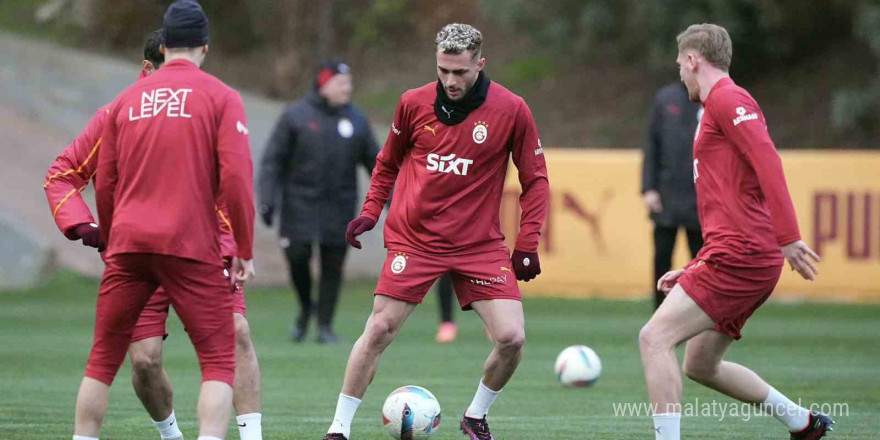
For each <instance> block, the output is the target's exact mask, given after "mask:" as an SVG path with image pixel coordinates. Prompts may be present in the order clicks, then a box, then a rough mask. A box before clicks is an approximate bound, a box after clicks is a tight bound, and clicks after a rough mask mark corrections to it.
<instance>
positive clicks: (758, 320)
mask: <svg viewBox="0 0 880 440" xmlns="http://www.w3.org/2000/svg"><path fill="white" fill-rule="evenodd" d="M96 291H97V282H96V281H95V280H89V279H84V278H80V277H77V276H75V275H72V274H69V273H60V274H58V275H55V276H54V277H52V279H51V280H50V281H49V282H48V283H47V284H46V285H45V286H44V287H42V288H40V289H37V290H33V291H14V292H0V366H2V367H0V439H49V438H56V439H68V438H70V435H71V434H72V424H73V422H72V420H73V410H74V399H75V396H76V391H77V387H78V385H79V381H80V378H81V376H82V373H83V369H84V366H85V360H86V357H87V354H88V350H89V347H90V344H91V332H92V328H93V322H94V321H93V320H94V306H95V297H96ZM371 291H372V285H371V284H354V285H348V286H346V288H345V290H344V292H343V294H342V298H341V305H340V309H339V313H338V315H337V316H338V317H337V327H338V331H339V333H340V335H341V336H342V337H344V338H345V339H346V341H347V343H345V344H341V345H338V346H318V345H316V344H314V343H312V342H308V343H305V344H302V345H294V344H292V343H290V342H289V340H288V339H287V330H288V325H289V322H290V318H291V316H292V314H293V310H294V303H293V302H294V299H293V295H292V293H291V292H290V291H289V290H287V289H256V288H254V289H250V290H249V291H248V293H247V300H248V312H249V320H250V324H251V327H252V333H253V338H254V343H255V346H256V349H257V354H258V356H259V359H260V364H261V367H262V371H263V406H264V409H263V414H264V415H263V426H264V431H263V432H264V437H265V438H266V439H320V438H321V437H322V436H323V435H324V433H325V431H326V429H327V426H328V425H329V423H330V421H331V418H332V416H333V411H334V408H335V405H336V396H337V393H338V392H339V388H340V385H341V382H342V374H343V370H344V368H345V361H346V358H347V356H348V352H349V350H350V346H351V342H353V341H354V339H355V338H356V337H357V336H358V335H359V334H360V331H361V329H362V328H363V324H364V322H365V320H366V318H367V315H368V311H369V306H370V301H371V297H372V296H371ZM646 297H647V295H646ZM525 310H526V325H527V343H526V351H525V357H524V359H523V362H522V364H521V365H520V367H519V370H518V371H517V374H516V375H515V376H514V378H513V380H512V382H511V383H510V384H509V385H508V386H507V387H506V388H505V390H504V393H503V394H502V395H501V397H500V398H499V400H498V401H497V403H496V404H495V406H494V407H493V408H492V411H491V413H490V415H489V421H490V423H491V425H492V428H493V431H494V432H495V436H496V438H497V439H499V440H501V439H523V440H532V439H648V438H653V433H652V432H653V429H652V428H653V425H652V424H651V420H650V418H648V417H646V416H644V415H642V416H633V415H615V411H614V404H615V403H627V402H632V403H640V402H644V401H645V400H646V397H647V393H646V391H645V385H644V379H643V376H642V371H641V363H640V360H639V355H638V347H637V342H636V340H637V334H638V331H639V328H640V326H641V325H642V324H643V323H644V322H645V321H646V320H647V318H648V316H649V313H650V305H649V304H648V302H647V301H644V302H616V301H599V300H579V301H576V300H552V299H526V302H525ZM437 316H438V313H437V306H436V302H435V299H434V294H433V293H432V294H429V296H428V298H427V300H426V302H425V304H423V305H422V306H421V307H419V308H418V309H417V310H416V312H415V313H414V314H413V316H412V317H411V318H410V319H409V321H408V322H407V325H406V327H405V328H404V329H403V331H402V332H401V334H400V336H399V338H398V340H397V341H396V342H395V343H394V344H392V346H391V347H390V348H389V350H388V351H387V352H386V354H385V356H384V358H383V359H382V362H381V364H380V367H379V373H378V375H377V377H376V380H375V381H374V382H373V384H372V386H371V387H370V389H369V390H368V392H367V394H366V396H365V398H364V401H363V404H362V405H361V408H360V410H359V411H358V414H357V417H356V418H355V421H354V428H353V432H352V436H353V440H361V439H363V440H366V439H371V440H372V439H375V440H379V439H386V438H388V437H387V435H386V434H385V432H384V430H383V429H382V427H381V423H380V411H381V406H382V403H383V402H384V400H385V396H386V395H387V394H388V393H389V392H391V391H392V390H394V389H395V388H397V387H398V386H401V385H406V384H416V385H421V386H424V387H426V388H428V389H430V390H431V391H432V392H433V393H434V394H435V395H436V396H437V398H438V399H439V401H440V405H441V407H442V408H443V413H444V417H443V420H442V422H441V423H440V430H439V431H438V432H437V434H436V435H435V436H434V437H433V438H435V439H438V440H439V439H457V438H462V437H461V436H460V433H459V432H458V417H459V416H460V414H461V412H462V411H463V410H464V408H465V406H466V405H467V404H468V403H469V402H470V399H471V397H472V396H473V392H474V390H475V388H476V386H477V383H478V380H479V376H480V368H481V366H482V364H483V361H484V359H485V357H486V355H487V354H488V353H489V351H490V350H491V345H490V344H489V343H488V342H487V341H486V338H485V336H484V335H483V332H482V326H481V325H480V323H479V320H478V318H477V317H476V315H474V314H473V313H471V312H467V313H461V312H459V313H457V315H456V317H457V320H458V322H459V340H458V341H457V342H455V343H454V344H451V345H445V346H441V345H437V344H435V343H434V342H433V336H434V331H435V330H436V325H437ZM169 333H170V334H171V336H170V338H169V339H168V341H167V342H166V345H165V366H166V369H167V371H168V374H169V376H170V378H171V381H172V383H173V384H174V387H175V392H176V394H175V411H176V413H177V417H178V420H179V421H180V425H181V428H182V429H183V432H184V434H185V435H186V438H188V439H193V440H194V439H195V438H196V435H197V427H196V421H195V399H196V392H197V387H198V380H199V379H198V378H199V375H198V367H197V364H196V359H195V354H194V353H193V349H192V348H191V345H190V344H189V341H188V340H187V338H186V335H185V333H184V332H183V329H182V326H181V324H180V322H179V321H178V319H177V318H176V317H175V316H172V318H170V319H169ZM744 333H745V337H744V338H743V340H742V341H740V342H738V343H736V344H734V346H733V347H732V348H731V350H730V353H729V355H728V359H730V360H733V361H737V362H740V363H743V364H745V365H747V366H749V367H751V368H753V369H754V370H755V371H757V372H758V373H759V374H761V375H763V376H764V377H765V378H766V379H767V380H768V381H769V382H770V383H771V384H773V385H774V386H775V387H776V388H777V389H779V390H780V391H782V392H783V393H785V394H787V395H789V396H790V397H792V398H794V399H795V400H796V399H797V398H801V399H803V401H804V402H807V403H814V402H818V403H841V404H846V405H847V406H846V407H845V408H846V411H847V412H848V415H847V414H844V415H840V414H838V415H837V416H836V417H835V418H836V420H837V425H836V429H835V431H834V432H833V433H832V434H831V436H829V438H830V439H877V438H880V434H878V428H877V425H878V416H880V349H878V347H880V342H878V339H880V306H866V305H829V304H804V305H789V304H773V303H771V304H768V305H766V306H764V307H763V308H762V309H760V310H759V311H758V312H757V313H756V315H755V316H754V317H753V318H752V320H751V322H750V323H749V325H748V326H747V327H746V329H745V332H744ZM310 336H313V334H310ZM572 344H585V345H589V346H591V347H593V348H594V349H595V350H596V351H597V352H598V353H599V356H600V357H601V358H602V361H603V364H604V371H603V375H602V377H601V379H600V380H599V382H598V383H597V384H596V385H595V386H594V387H593V388H589V389H566V388H563V387H562V386H560V385H558V384H557V383H556V382H555V380H554V375H553V371H552V370H553V362H554V359H555V357H556V355H557V353H559V351H561V350H562V349H563V348H565V347H566V346H568V345H572ZM129 377H130V370H129V367H128V364H127V363H126V365H125V366H123V368H122V370H120V372H119V376H118V379H117V381H116V383H115V385H114V387H113V389H112V394H111V401H110V410H109V413H108V414H107V418H106V421H105V425H104V431H103V435H102V437H101V438H102V439H108V440H109V439H133V438H137V439H157V438H158V434H157V432H156V431H155V429H154V428H153V426H152V424H151V423H150V421H149V417H148V416H147V415H146V413H145V411H144V410H143V408H142V407H141V406H140V403H139V401H138V400H137V398H136V397H135V395H134V392H133V391H132V388H131V384H130V379H129ZM684 395H685V399H684V401H685V402H686V403H687V402H692V403H693V402H695V400H696V399H699V402H700V403H701V404H702V403H708V404H710V405H711V403H712V402H713V401H715V402H716V403H717V405H729V404H732V403H733V401H732V400H730V399H728V398H726V397H722V396H720V395H719V394H717V393H715V392H713V391H710V390H707V389H705V388H702V387H700V386H698V385H696V384H694V383H692V382H690V381H688V380H685V387H684ZM839 409H840V411H843V407H840V408H839ZM731 414H737V413H731V412H730V410H728V411H727V414H726V415H725V417H724V419H723V420H719V417H720V415H716V416H712V415H692V416H686V417H684V418H683V420H682V431H683V435H684V438H690V439H710V438H711V439H716V438H723V439H749V440H752V439H784V438H788V435H787V433H786V431H785V429H784V428H783V427H782V425H780V424H779V423H778V422H776V421H775V420H773V419H772V418H770V417H756V416H752V417H750V418H749V420H743V418H744V417H742V416H741V415H740V416H732V415H731ZM227 438H230V439H237V438H238V431H237V428H235V426H234V425H230V430H229V435H228V436H227Z"/></svg>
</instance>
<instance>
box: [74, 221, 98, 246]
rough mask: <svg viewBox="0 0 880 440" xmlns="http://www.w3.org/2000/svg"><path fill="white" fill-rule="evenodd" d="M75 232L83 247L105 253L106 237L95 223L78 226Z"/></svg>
mask: <svg viewBox="0 0 880 440" xmlns="http://www.w3.org/2000/svg"><path fill="white" fill-rule="evenodd" d="M73 232H74V233H75V234H76V236H77V237H79V238H80V239H81V240H82V244H83V246H88V247H93V248H95V249H98V250H99V251H104V236H103V235H101V230H100V229H98V225H96V224H94V223H83V224H81V225H76V227H74V229H73Z"/></svg>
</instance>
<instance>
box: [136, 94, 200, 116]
mask: <svg viewBox="0 0 880 440" xmlns="http://www.w3.org/2000/svg"><path fill="white" fill-rule="evenodd" d="M191 92H192V89H177V90H173V89H170V88H167V87H163V88H160V89H155V90H150V91H149V92H143V93H141V106H140V108H139V113H138V114H137V115H135V114H134V107H129V108H128V120H129V121H137V120H138V119H147V118H152V117H153V116H159V115H161V114H163V113H164V114H165V116H166V117H169V118H192V115H191V114H188V113H186V98H187V96H189V94H190V93H191Z"/></svg>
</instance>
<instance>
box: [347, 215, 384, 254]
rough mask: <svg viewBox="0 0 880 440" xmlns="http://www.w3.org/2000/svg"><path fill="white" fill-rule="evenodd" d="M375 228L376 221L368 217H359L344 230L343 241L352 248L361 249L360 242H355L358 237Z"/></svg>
mask: <svg viewBox="0 0 880 440" xmlns="http://www.w3.org/2000/svg"><path fill="white" fill-rule="evenodd" d="M375 227H376V220H373V219H371V218H369V217H364V216H360V217H358V218H356V219H354V220H352V221H351V222H350V223H349V224H348V227H347V228H346V229H345V241H347V242H348V244H350V245H352V247H355V248H358V249H360V248H361V242H360V241H358V240H357V238H355V237H357V236H358V235H361V234H363V233H364V232H367V231H369V230H371V229H373V228H375Z"/></svg>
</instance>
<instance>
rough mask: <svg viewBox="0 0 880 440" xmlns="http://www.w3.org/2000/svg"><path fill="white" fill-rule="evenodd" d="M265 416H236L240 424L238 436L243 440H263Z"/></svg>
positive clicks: (256, 414)
mask: <svg viewBox="0 0 880 440" xmlns="http://www.w3.org/2000/svg"><path fill="white" fill-rule="evenodd" d="M262 420H263V415H262V414H260V413H250V414H242V415H240V416H235V421H236V422H238V435H239V437H241V440H263V426H262V425H261V422H262Z"/></svg>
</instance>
